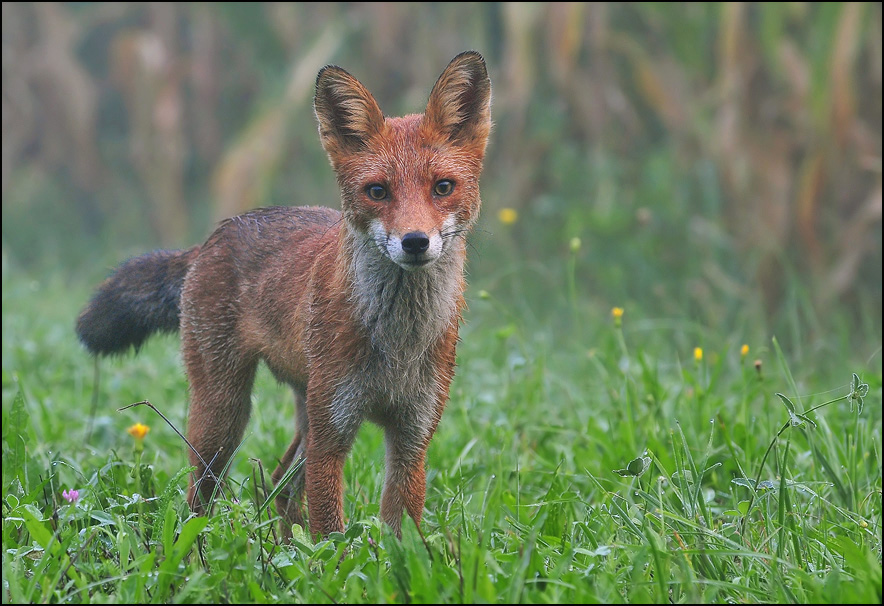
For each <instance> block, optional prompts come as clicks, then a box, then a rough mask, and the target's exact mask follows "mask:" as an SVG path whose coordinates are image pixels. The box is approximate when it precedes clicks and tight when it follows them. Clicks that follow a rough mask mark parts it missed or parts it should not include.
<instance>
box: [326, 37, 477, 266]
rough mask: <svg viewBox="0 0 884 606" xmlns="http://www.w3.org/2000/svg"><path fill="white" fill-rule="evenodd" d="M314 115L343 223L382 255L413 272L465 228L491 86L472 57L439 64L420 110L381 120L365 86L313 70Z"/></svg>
mask: <svg viewBox="0 0 884 606" xmlns="http://www.w3.org/2000/svg"><path fill="white" fill-rule="evenodd" d="M314 109H315V111H316V117H317V120H318V121H319V136H320V139H321V141H322V145H323V147H324V148H325V151H326V152H327V153H328V157H329V159H330V160H331V164H332V167H333V168H334V171H335V174H336V175H337V180H338V185H339V186H340V188H341V206H342V210H343V215H344V220H345V222H346V224H347V227H348V228H349V229H350V231H351V232H352V233H354V234H355V235H357V236H362V237H363V238H364V239H366V240H367V241H368V243H369V245H373V246H376V247H377V250H378V251H379V252H380V253H381V255H382V256H384V257H386V258H388V259H390V260H391V261H392V262H394V263H396V264H397V265H398V266H400V267H402V268H403V269H405V270H408V271H415V270H419V269H420V268H422V267H426V266H429V265H432V264H433V263H435V262H436V261H437V260H438V259H440V258H441V257H442V256H443V255H445V254H446V253H447V252H448V251H449V250H450V249H451V248H452V243H453V242H455V241H457V240H458V237H459V236H463V235H464V233H465V232H466V231H468V230H469V228H470V227H472V225H473V224H474V223H475V221H476V219H477V218H478V215H479V206H480V199H479V174H480V172H481V170H482V160H483V158H484V156H485V147H486V144H487V142H488V135H489V133H490V130H491V81H490V80H489V78H488V72H487V70H486V68H485V61H484V59H483V58H482V56H481V55H480V54H479V53H477V52H474V51H468V52H465V53H461V54H460V55H458V56H457V57H455V58H454V59H453V60H452V61H451V63H449V64H448V67H446V68H445V70H444V71H443V72H442V75H441V76H439V79H438V80H437V81H436V84H435V86H434V87H433V90H432V92H431V93H430V98H429V101H428V102H427V107H426V110H425V111H424V113H423V114H413V115H409V116H404V117H401V118H388V117H384V115H383V113H382V112H381V110H380V108H379V107H378V104H377V102H376V101H375V99H374V97H372V95H371V93H370V92H368V89H366V88H365V87H364V86H363V85H362V84H361V83H360V82H359V81H358V80H356V78H354V77H353V76H351V75H350V74H349V73H347V72H346V71H345V70H343V69H341V68H340V67H336V66H327V67H324V68H323V69H322V70H321V71H320V72H319V76H318V77H317V79H316V96H315V98H314ZM372 243H373V244H372Z"/></svg>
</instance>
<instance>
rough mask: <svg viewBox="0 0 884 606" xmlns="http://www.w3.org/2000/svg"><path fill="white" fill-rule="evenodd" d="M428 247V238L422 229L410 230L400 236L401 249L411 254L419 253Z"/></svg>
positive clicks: (425, 250)
mask: <svg viewBox="0 0 884 606" xmlns="http://www.w3.org/2000/svg"><path fill="white" fill-rule="evenodd" d="M428 248H430V239H429V238H428V237H427V234H425V233H424V232H422V231H412V232H409V233H407V234H405V235H404V236H402V250H404V251H405V252H407V253H408V254H411V255H419V254H421V253H425V252H427V249H428Z"/></svg>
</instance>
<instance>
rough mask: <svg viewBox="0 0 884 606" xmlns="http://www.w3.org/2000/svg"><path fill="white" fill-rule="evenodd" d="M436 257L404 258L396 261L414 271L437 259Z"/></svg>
mask: <svg viewBox="0 0 884 606" xmlns="http://www.w3.org/2000/svg"><path fill="white" fill-rule="evenodd" d="M435 260H436V259H403V260H402V261H396V262H395V263H396V264H397V265H399V267H402V268H403V269H405V270H408V271H412V270H415V269H420V268H421V267H426V266H427V265H430V264H432V263H433V261H435Z"/></svg>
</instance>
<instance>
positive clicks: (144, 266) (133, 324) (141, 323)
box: [77, 246, 199, 356]
mask: <svg viewBox="0 0 884 606" xmlns="http://www.w3.org/2000/svg"><path fill="white" fill-rule="evenodd" d="M198 253H199V246H194V247H193V248H189V249H187V250H158V251H154V252H152V253H147V254H146V255H141V256H140V257H134V258H132V259H129V260H128V261H126V262H125V263H123V264H122V265H120V266H119V267H118V268H117V269H116V270H114V273H113V274H111V276H110V277H109V278H108V279H107V280H105V281H104V282H103V283H102V284H101V286H99V287H98V290H97V291H96V292H95V295H94V296H93V297H92V300H91V301H89V304H88V305H87V306H86V308H85V309H83V311H82V312H81V313H80V316H79V317H78V318H77V336H79V337H80V341H81V342H82V343H83V345H85V346H86V349H88V350H89V352H90V353H92V354H94V355H99V356H101V355H110V354H118V353H125V352H126V351H127V350H128V349H129V347H130V346H132V347H135V350H136V351H137V350H138V348H139V347H141V344H142V343H144V341H145V340H146V339H147V338H148V337H149V336H150V335H152V334H153V333H155V332H177V331H178V323H179V316H180V315H181V308H180V306H179V299H180V298H181V288H182V286H183V285H184V276H186V275H187V271H188V270H189V269H190V264H191V263H193V260H194V259H195V258H196V256H197V254H198Z"/></svg>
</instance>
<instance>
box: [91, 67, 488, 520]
mask: <svg viewBox="0 0 884 606" xmlns="http://www.w3.org/2000/svg"><path fill="white" fill-rule="evenodd" d="M490 97H491V85H490V81H489V79H488V74H487V71H486V68H485V63H484V60H483V59H482V57H481V55H479V54H478V53H475V52H466V53H462V54H460V55H458V56H457V57H455V58H454V59H453V60H452V61H451V63H450V64H449V65H448V67H447V68H446V69H445V70H444V71H443V73H442V75H441V76H440V77H439V79H438V80H437V82H436V84H435V86H434V87H433V89H432V92H431V93H430V97H429V101H428V103H427V107H426V110H425V112H424V113H423V114H414V115H409V116H404V117H401V118H389V117H384V115H383V113H382V112H381V111H380V108H379V107H378V105H377V103H376V102H375V100H374V98H373V97H372V95H371V93H369V92H368V90H367V89H366V88H365V87H364V86H363V85H362V84H361V83H360V82H359V81H358V80H356V79H355V78H354V77H353V76H351V75H350V74H349V73H347V72H346V71H344V70H343V69H341V68H339V67H336V66H328V67H325V68H323V69H322V70H321V71H320V72H319V75H318V77H317V82H316V95H315V98H314V108H315V112H316V117H317V120H318V122H319V135H320V140H321V142H322V145H323V147H324V148H325V150H326V152H327V154H328V157H329V160H330V161H331V165H332V168H333V169H334V172H335V174H336V176H337V181H338V185H339V187H340V190H341V212H338V211H335V210H331V209H328V208H319V207H274V208H266V209H259V210H254V211H250V212H248V213H246V214H244V215H240V216H238V217H234V218H232V219H228V220H226V221H224V222H223V223H222V224H221V225H219V227H218V228H217V229H216V230H215V232H214V233H213V234H212V235H211V236H210V237H209V238H208V240H207V241H206V242H205V243H204V244H202V245H201V246H199V247H194V248H191V249H188V250H185V251H158V252H154V253H150V254H148V255H144V256H142V257H137V258H135V259H131V260H130V261H127V262H126V263H124V264H123V265H121V266H120V267H119V268H118V269H117V270H116V271H115V273H114V274H112V275H111V277H110V278H108V280H106V281H105V282H104V283H103V284H102V285H101V286H100V287H99V289H98V291H97V292H96V294H95V296H94V297H93V299H92V300H91V302H90V303H89V305H88V306H87V307H86V308H85V309H84V311H83V313H82V314H81V315H80V317H79V319H78V323H77V332H78V334H79V336H80V339H81V340H82V341H83V343H84V344H85V345H86V347H87V348H88V349H89V350H90V351H91V352H92V353H94V354H96V355H105V354H111V353H120V352H124V351H126V350H127V349H128V348H129V347H130V346H134V347H135V348H136V349H137V348H138V346H140V344H141V343H142V342H143V341H144V340H145V339H146V338H147V337H148V336H149V335H150V334H151V333H152V332H156V331H170V330H175V329H176V328H178V329H180V332H181V337H182V357H183V359H184V363H185V367H186V369H187V375H188V380H189V383H190V398H191V405H190V412H189V418H188V440H189V442H190V445H191V447H192V451H191V463H192V464H193V465H194V466H195V467H196V468H197V473H196V474H195V476H194V480H193V481H192V482H191V488H190V492H189V501H190V504H191V507H192V508H193V509H194V511H196V512H204V511H206V509H207V507H208V506H209V505H210V504H211V502H212V499H213V497H214V495H215V493H216V491H217V490H223V484H222V482H221V480H220V478H221V475H222V473H223V470H224V469H225V468H226V466H227V463H228V460H229V458H230V456H231V455H232V453H233V452H234V451H235V450H236V449H237V448H238V446H239V444H240V442H241V440H242V437H243V434H244V431H245V427H246V424H247V422H248V419H249V414H250V409H251V391H252V385H253V381H254V376H255V371H256V367H257V364H258V362H259V361H261V360H263V361H264V362H265V363H266V365H267V366H268V367H269V368H270V370H271V372H272V373H273V374H274V375H275V377H276V378H277V379H278V380H279V381H281V382H284V383H286V384H288V385H289V386H291V388H292V390H293V392H294V396H295V411H296V415H295V423H294V440H293V441H292V443H291V445H290V446H289V448H288V450H287V451H286V453H285V454H284V455H283V456H282V457H280V460H279V465H278V466H277V468H276V471H274V473H273V480H274V482H279V481H281V480H282V479H283V478H285V479H286V481H287V482H288V484H287V486H286V487H285V488H284V490H283V491H282V492H281V493H280V495H279V496H278V497H277V500H276V504H277V509H278V511H279V514H280V516H281V518H282V526H283V531H284V534H286V535H288V533H289V532H290V529H291V525H292V524H300V525H306V521H305V520H306V519H307V517H309V528H310V531H311V532H312V533H313V534H314V535H317V536H320V535H325V534H327V533H329V532H332V531H342V530H343V528H344V521H343V483H342V471H343V465H344V461H345V459H346V457H347V454H348V453H349V451H350V448H351V446H352V443H353V440H354V439H355V436H356V432H357V431H358V429H359V427H360V425H361V424H362V423H363V422H364V421H366V420H368V421H371V422H374V423H376V424H378V425H379V426H380V427H381V428H382V429H383V430H384V432H385V438H386V451H387V453H386V466H385V467H386V473H385V482H384V491H383V495H382V498H381V517H382V519H383V520H384V521H385V522H386V523H387V524H389V525H390V527H392V529H393V531H394V532H395V533H396V534H397V535H400V534H401V523H402V514H403V511H406V512H407V513H408V514H409V516H410V517H411V518H412V519H413V520H414V521H415V523H416V524H418V526H419V524H420V520H421V516H422V512H423V506H424V496H425V488H426V487H425V471H424V465H425V460H426V452H427V448H428V446H429V442H430V439H431V437H432V435H433V434H434V432H435V430H436V427H437V425H438V423H439V420H440V419H441V416H442V411H443V409H444V407H445V404H446V402H447V399H448V389H449V385H450V382H451V380H452V378H453V376H454V360H455V347H456V344H457V339H458V336H457V334H458V325H459V322H460V319H461V310H462V308H463V291H464V288H465V284H464V275H463V273H464V262H465V257H466V248H465V237H466V234H467V233H468V232H469V230H470V228H471V227H472V226H473V224H474V223H475V221H476V219H477V217H478V214H479V207H480V196H479V176H480V173H481V169H482V161H483V158H484V154H485V147H486V144H487V141H488V136H489V132H490V128H491V118H490ZM305 493H306V496H307V513H308V516H306V517H305V514H304V511H303V496H304V494H305Z"/></svg>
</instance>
